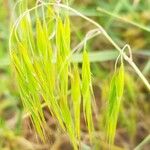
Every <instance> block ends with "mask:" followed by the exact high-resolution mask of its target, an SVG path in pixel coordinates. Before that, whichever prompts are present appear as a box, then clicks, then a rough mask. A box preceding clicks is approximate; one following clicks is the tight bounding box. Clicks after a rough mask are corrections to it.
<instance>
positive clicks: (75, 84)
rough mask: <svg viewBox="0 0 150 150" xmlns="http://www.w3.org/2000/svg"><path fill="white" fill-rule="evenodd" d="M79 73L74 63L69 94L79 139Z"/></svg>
mask: <svg viewBox="0 0 150 150" xmlns="http://www.w3.org/2000/svg"><path fill="white" fill-rule="evenodd" d="M80 83H81V81H80V74H79V70H78V65H77V64H74V66H73V71H72V78H71V96H72V101H73V110H74V118H75V119H74V122H75V130H76V134H77V138H78V139H79V140H80V105H81V88H80Z"/></svg>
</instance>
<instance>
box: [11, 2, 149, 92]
mask: <svg viewBox="0 0 150 150" xmlns="http://www.w3.org/2000/svg"><path fill="white" fill-rule="evenodd" d="M43 5H44V6H45V7H47V5H51V6H57V7H61V8H64V9H66V10H68V11H71V12H73V13H75V14H77V15H78V16H80V17H81V18H83V19H85V20H87V21H89V22H90V23H91V24H93V25H95V26H96V27H97V28H99V30H100V31H101V32H102V34H103V35H104V36H105V37H106V38H107V39H108V41H109V42H110V43H111V44H112V45H113V46H114V47H115V48H116V49H117V50H118V51H119V52H120V54H121V55H122V56H123V58H124V59H125V60H126V61H127V62H128V63H129V64H130V65H131V66H132V68H133V69H134V70H135V72H136V73H137V74H138V76H139V77H140V78H141V80H142V81H143V83H144V84H145V86H146V87H147V88H148V90H149V91H150V84H149V82H148V80H147V79H146V78H145V76H144V75H143V74H142V72H141V71H140V70H139V68H138V67H137V66H136V64H135V63H134V62H133V61H132V59H130V58H129V57H128V56H127V55H126V54H125V53H124V52H122V49H121V48H120V47H119V46H118V45H117V44H116V43H115V42H114V41H113V40H112V38H111V37H110V36H109V35H108V34H107V32H106V31H105V30H104V28H103V27H102V26H101V25H100V24H98V23H97V22H95V21H94V20H92V19H90V18H88V17H86V16H84V15H83V14H81V13H80V12H78V11H77V10H75V9H73V8H71V7H69V6H67V5H63V4H60V3H58V4H57V3H45V2H42V3H41V4H40V5H38V6H35V7H33V8H31V9H29V10H27V11H25V12H24V13H23V14H22V15H20V16H19V18H18V19H17V20H16V22H15V24H14V26H13V28H12V31H11V34H10V39H9V48H10V49H11V38H12V35H13V31H15V32H16V30H17V27H18V25H19V23H20V21H21V19H22V18H23V17H24V16H25V15H26V14H28V13H29V12H31V11H33V10H34V9H37V8H39V7H41V6H43Z"/></svg>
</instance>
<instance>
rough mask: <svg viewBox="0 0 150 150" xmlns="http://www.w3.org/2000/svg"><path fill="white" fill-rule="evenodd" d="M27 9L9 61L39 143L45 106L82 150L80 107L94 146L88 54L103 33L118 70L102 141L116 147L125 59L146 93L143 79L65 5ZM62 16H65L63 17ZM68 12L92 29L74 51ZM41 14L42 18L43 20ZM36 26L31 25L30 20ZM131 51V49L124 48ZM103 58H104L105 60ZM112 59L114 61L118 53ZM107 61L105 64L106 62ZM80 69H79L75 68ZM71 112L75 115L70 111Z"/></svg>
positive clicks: (99, 29) (11, 43)
mask: <svg viewBox="0 0 150 150" xmlns="http://www.w3.org/2000/svg"><path fill="white" fill-rule="evenodd" d="M40 2H41V3H40V4H37V5H36V6H35V7H32V8H30V9H29V8H28V6H27V4H26V5H25V3H24V1H20V3H18V5H19V6H20V16H19V17H18V19H17V20H16V22H15V23H14V26H13V29H12V32H11V35H10V41H9V46H10V55H11V61H12V64H13V66H14V68H15V71H16V78H17V81H18V86H19V91H20V95H21V99H22V103H23V106H24V108H25V110H26V112H27V113H29V114H30V118H31V121H32V123H33V125H34V127H35V129H36V131H37V133H38V135H39V136H40V138H41V139H42V141H45V140H46V133H45V130H44V129H45V127H46V126H47V124H46V121H45V117H44V113H43V104H45V105H46V106H48V108H49V112H50V113H51V115H52V116H53V117H54V118H55V119H56V120H57V121H58V123H59V126H60V128H61V129H62V131H63V132H65V133H67V134H68V136H69V138H70V141H71V142H72V144H73V147H74V149H75V150H77V149H79V148H80V147H81V145H80V140H81V122H80V117H81V110H82V109H81V106H82V104H83V114H84V119H85V122H86V126H87V129H88V132H89V139H90V141H91V144H92V139H93V133H94V121H93V115H92V114H93V109H95V108H93V105H92V103H93V101H94V99H93V89H92V77H91V68H90V63H91V62H90V58H89V56H90V54H88V52H87V48H86V42H87V40H88V39H90V38H92V37H93V36H95V31H96V35H99V34H100V33H102V34H103V35H104V36H105V37H106V38H107V39H108V41H110V42H111V44H112V45H113V46H114V47H115V48H116V49H117V50H118V51H119V53H120V57H121V66H120V68H119V69H116V70H115V72H114V75H113V77H112V81H111V83H110V91H109V98H108V106H107V113H106V138H107V142H108V143H109V144H110V149H111V146H112V145H113V143H114V138H115V133H116V126H117V120H118V115H119V109H120V106H121V99H122V96H123V89H124V64H123V59H125V60H126V61H127V62H128V63H129V64H130V65H131V66H132V67H133V69H134V70H135V72H136V73H137V74H138V75H139V77H140V78H141V79H142V81H143V82H144V84H145V85H146V87H147V88H148V89H149V90H150V85H149V82H148V81H147V79H146V78H145V77H144V76H143V74H142V73H141V72H140V70H139V69H138V67H137V66H136V64H135V63H134V62H133V60H132V58H131V57H128V56H127V55H126V53H125V52H124V51H123V50H122V49H121V48H120V47H119V46H118V45H117V44H116V43H115V42H114V41H113V40H112V39H111V37H110V36H109V35H108V34H107V33H106V31H105V30H104V29H103V28H102V27H101V26H100V25H99V24H98V23H96V22H95V21H93V20H91V19H90V18H88V17H86V16H84V15H82V14H81V13H79V12H78V11H76V10H74V9H73V8H71V7H69V6H68V5H64V4H60V3H46V2H43V1H40ZM62 9H63V10H66V11H62ZM69 11H71V12H72V13H75V14H76V15H78V16H80V17H81V18H83V19H85V20H87V21H89V22H90V23H91V24H93V25H95V26H96V30H93V31H94V32H90V34H88V36H86V37H85V39H83V41H81V43H80V44H79V45H78V46H77V48H75V49H74V50H72V48H71V25H70V18H69V17H70V16H69ZM41 14H42V15H41ZM33 16H34V17H35V21H32V17H33ZM125 48H128V49H129V51H130V47H129V46H127V45H126V46H125V47H124V49H125ZM79 49H82V50H83V52H82V53H80V55H82V60H78V59H76V61H74V60H73V54H74V53H75V52H76V51H77V50H79ZM103 56H106V54H105V55H103ZM110 58H111V59H114V58H116V53H115V56H114V53H113V56H111V57H110ZM108 59H109V58H108ZM79 62H80V63H82V69H81V68H80V67H79ZM72 110H73V111H72Z"/></svg>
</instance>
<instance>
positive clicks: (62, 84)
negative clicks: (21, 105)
mask: <svg viewBox="0 0 150 150" xmlns="http://www.w3.org/2000/svg"><path fill="white" fill-rule="evenodd" d="M57 21H58V22H57V29H56V46H57V67H58V69H57V70H58V75H59V76H58V82H59V96H60V99H59V104H60V107H61V110H62V117H63V121H64V123H65V126H66V130H67V132H68V134H69V136H70V138H71V140H72V143H73V145H74V148H75V149H77V144H76V137H75V131H74V123H73V119H72V115H71V111H70V108H69V104H68V74H69V68H70V62H69V60H68V61H65V60H66V59H67V57H68V56H69V54H70V22H69V19H68V17H66V18H65V23H64V24H63V22H62V20H61V18H60V17H58V20H57Z"/></svg>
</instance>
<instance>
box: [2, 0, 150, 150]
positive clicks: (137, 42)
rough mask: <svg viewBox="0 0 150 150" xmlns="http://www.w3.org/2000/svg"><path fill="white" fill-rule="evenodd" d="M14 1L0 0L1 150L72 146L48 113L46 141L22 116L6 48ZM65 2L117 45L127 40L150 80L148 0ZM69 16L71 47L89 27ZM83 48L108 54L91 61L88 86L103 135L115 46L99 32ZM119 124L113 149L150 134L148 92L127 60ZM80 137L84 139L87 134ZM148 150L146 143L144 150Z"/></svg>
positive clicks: (65, 149)
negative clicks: (95, 24)
mask: <svg viewBox="0 0 150 150" xmlns="http://www.w3.org/2000/svg"><path fill="white" fill-rule="evenodd" d="M15 2H16V1H15V0H0V150H32V149H34V150H38V149H41V150H48V149H49V147H51V149H54V150H55V149H56V150H57V149H60V150H71V149H72V146H71V145H70V143H69V141H68V139H67V137H66V136H65V135H63V134H62V135H60V134H59V131H57V125H56V124H55V120H53V119H52V118H51V117H48V122H49V125H50V128H51V130H52V131H51V133H50V135H49V137H50V141H49V142H48V143H45V144H42V143H40V141H38V140H37V139H38V138H37V135H36V133H35V132H34V130H32V125H30V121H29V119H28V118H25V119H24V118H23V115H24V112H23V108H22V104H21V100H20V97H19V93H18V90H17V86H16V80H15V76H14V72H13V69H12V67H11V65H10V60H9V49H8V41H9V33H10V29H11V20H14V19H15V15H14V10H13V8H14V6H15ZM34 3H35V0H30V5H31V6H32V5H33V4H34ZM69 3H70V6H71V7H73V8H75V9H77V10H78V11H80V12H82V13H83V14H84V15H86V16H88V17H91V18H92V19H94V20H95V21H96V22H98V23H99V24H101V25H102V26H103V27H104V29H105V30H106V32H107V33H108V34H109V35H110V36H111V38H112V39H113V40H114V41H115V42H116V43H117V44H118V45H119V46H120V47H123V46H124V45H125V44H129V45H130V46H131V48H132V53H133V60H134V62H135V63H136V64H137V66H138V67H139V68H140V70H141V71H142V72H143V74H144V75H145V76H146V78H147V79H148V81H150V0H82V1H81V0H70V2H69ZM71 19H72V21H73V24H72V26H71V28H72V31H73V32H74V33H76V37H75V38H74V37H72V41H73V42H72V45H75V44H76V43H77V42H79V41H81V39H82V38H84V36H85V33H86V32H87V31H88V30H89V29H91V25H90V23H88V22H86V21H83V20H82V19H81V18H79V17H76V16H71ZM88 50H89V52H91V51H95V52H101V51H103V52H106V54H107V56H106V60H105V59H102V60H101V61H100V62H94V63H92V64H91V69H92V74H93V88H94V93H95V96H96V102H97V105H98V108H99V114H100V115H99V122H98V123H97V124H96V126H97V128H98V130H97V133H98V134H99V135H100V134H103V128H104V127H103V124H102V122H103V113H104V111H105V110H104V109H103V108H104V106H105V102H106V100H107V96H108V95H107V93H108V90H109V82H110V79H111V76H112V74H113V69H114V63H115V58H116V56H114V55H115V54H114V52H115V51H116V50H115V49H114V47H113V46H112V45H111V44H110V43H109V42H108V40H106V38H104V37H103V36H102V35H100V36H99V37H96V38H93V39H92V40H90V41H89V43H88ZM107 57H108V58H107ZM45 112H46V110H45ZM47 115H48V114H47ZM118 122H119V123H118V127H117V135H116V139H115V144H116V147H114V149H120V150H121V149H122V150H123V149H127V150H128V149H129V150H130V149H131V150H132V149H133V148H134V147H135V146H136V145H138V144H139V143H140V142H141V141H142V140H143V139H144V138H145V137H147V136H148V135H149V134H150V93H149V92H148V90H147V89H146V88H145V86H144V84H143V82H142V81H141V80H140V79H139V78H138V76H137V74H136V73H135V72H134V70H133V69H132V68H131V67H130V66H129V65H128V64H127V63H126V75H125V92H124V98H123V106H122V108H121V111H120V116H119V121H118ZM86 134H87V133H86V132H85V135H86ZM62 139H63V140H62ZM83 141H85V143H86V136H85V139H83ZM100 144H101V143H100V142H99V141H97V142H96V144H95V145H96V146H95V147H94V148H93V149H99V147H100ZM86 149H88V148H85V150H86ZM149 149H150V142H149V143H147V144H146V145H145V147H144V148H143V150H149Z"/></svg>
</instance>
